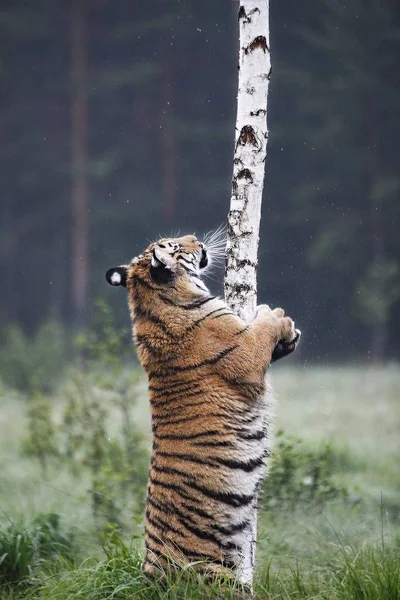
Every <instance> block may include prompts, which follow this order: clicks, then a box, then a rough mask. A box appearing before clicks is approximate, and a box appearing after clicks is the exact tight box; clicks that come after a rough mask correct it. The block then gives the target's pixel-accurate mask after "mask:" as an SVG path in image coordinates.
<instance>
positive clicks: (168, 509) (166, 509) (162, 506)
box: [146, 495, 175, 516]
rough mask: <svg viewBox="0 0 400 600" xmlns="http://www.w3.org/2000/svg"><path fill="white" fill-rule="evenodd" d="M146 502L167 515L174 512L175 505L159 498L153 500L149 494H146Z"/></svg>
mask: <svg viewBox="0 0 400 600" xmlns="http://www.w3.org/2000/svg"><path fill="white" fill-rule="evenodd" d="M146 502H147V503H148V504H151V506H153V507H154V508H156V509H157V510H159V511H161V512H163V513H164V514H166V515H168V516H170V515H173V514H174V512H175V507H174V506H172V504H167V503H166V502H163V501H161V500H157V501H156V500H153V498H152V497H151V496H150V495H148V496H147V500H146Z"/></svg>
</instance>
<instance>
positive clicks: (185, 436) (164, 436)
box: [156, 429, 220, 440]
mask: <svg viewBox="0 0 400 600" xmlns="http://www.w3.org/2000/svg"><path fill="white" fill-rule="evenodd" d="M219 434H220V431H218V429H209V430H208V431H201V432H199V433H181V434H179V433H165V434H161V435H159V434H157V435H156V437H157V438H159V439H160V440H194V439H195V438H199V437H209V436H213V435H219Z"/></svg>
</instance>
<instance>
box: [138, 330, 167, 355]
mask: <svg viewBox="0 0 400 600" xmlns="http://www.w3.org/2000/svg"><path fill="white" fill-rule="evenodd" d="M135 343H136V345H137V346H143V348H145V349H146V350H147V351H148V352H150V354H154V355H155V356H165V354H166V352H165V350H160V349H159V348H156V347H155V346H152V344H151V343H150V342H149V339H148V337H147V336H144V335H135Z"/></svg>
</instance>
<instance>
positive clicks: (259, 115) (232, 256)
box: [224, 0, 271, 587]
mask: <svg viewBox="0 0 400 600" xmlns="http://www.w3.org/2000/svg"><path fill="white" fill-rule="evenodd" d="M238 19H239V32H240V35H239V40H240V44H239V86H238V99H237V105H238V109H237V118H236V135H235V151H234V159H233V178H232V195H231V205H230V211H229V214H228V236H227V246H226V271H225V280H224V287H225V300H226V302H227V304H228V305H229V306H230V307H231V308H232V310H233V311H234V312H236V313H237V314H238V315H239V316H240V317H241V318H242V319H244V320H245V321H246V322H250V321H251V320H252V319H253V318H254V316H255V312H256V307H257V279H256V270H257V252H258V239H259V227H260V218H261V200H262V190H263V183H264V170H265V159H266V153H267V140H268V130H267V96H268V85H269V78H270V73H271V61H270V52H269V0H242V1H241V2H240V8H239V14H238ZM246 533H247V535H246V544H245V547H244V549H243V550H244V552H243V559H242V562H241V564H240V565H239V569H238V576H239V578H240V579H241V581H243V582H244V583H246V584H247V585H249V586H250V587H252V581H253V572H254V564H255V548H256V537H257V501H256V502H255V503H254V506H253V515H252V520H251V524H250V527H249V529H248V531H247V532H246Z"/></svg>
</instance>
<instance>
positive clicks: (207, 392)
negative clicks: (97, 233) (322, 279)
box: [106, 235, 300, 584]
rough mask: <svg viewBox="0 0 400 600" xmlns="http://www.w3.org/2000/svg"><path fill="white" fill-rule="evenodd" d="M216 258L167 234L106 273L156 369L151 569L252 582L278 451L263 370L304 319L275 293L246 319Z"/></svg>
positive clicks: (147, 531)
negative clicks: (270, 469) (212, 285)
mask: <svg viewBox="0 0 400 600" xmlns="http://www.w3.org/2000/svg"><path fill="white" fill-rule="evenodd" d="M211 262H212V252H211V251H210V250H209V249H208V247H207V245H206V243H204V242H201V241H199V240H198V239H197V238H196V237H195V236H194V235H185V236H183V237H177V238H162V239H160V240H159V241H157V242H155V243H152V244H150V245H149V246H148V248H147V249H146V250H145V251H144V253H143V254H140V255H139V256H137V257H135V258H133V259H132V260H131V262H130V263H129V264H127V265H119V266H117V267H113V268H111V269H109V270H108V271H107V272H106V280H107V282H108V283H109V284H110V285H112V286H122V287H125V288H126V289H127V296H128V305H129V311H130V316H131V320H132V326H133V339H134V343H135V345H136V349H137V355H138V358H139V360H140V363H141V364H142V366H143V368H144V370H145V372H146V374H147V377H148V390H149V399H150V408H151V427H152V452H151V459H150V467H149V474H148V488H147V499H146V510H145V523H144V538H145V556H144V562H143V570H144V573H145V574H146V575H149V576H157V574H158V575H159V574H160V573H163V572H164V573H165V571H166V569H168V566H169V565H171V564H174V565H175V566H176V567H177V568H181V567H184V566H185V565H188V564H190V563H191V564H196V565H197V567H198V568H200V569H201V568H202V565H204V570H206V571H207V573H208V574H210V573H211V574H212V575H211V576H213V575H215V576H217V575H218V574H220V573H227V572H228V573H229V574H231V575H232V577H236V576H237V575H238V574H239V575H240V577H239V579H240V581H241V582H242V583H244V584H246V583H251V576H252V571H253V567H254V565H253V564H248V562H249V561H248V558H247V559H246V557H248V556H249V552H250V549H249V548H250V546H249V545H251V544H252V543H253V539H252V538H253V537H254V532H253V531H252V525H251V524H252V522H254V519H253V520H252V514H253V513H254V510H255V506H256V502H257V496H258V491H259V488H260V484H261V482H262V479H263V477H264V472H265V460H266V458H267V457H268V456H269V455H270V445H269V412H268V402H269V400H268V397H269V393H268V383H267V381H266V372H267V368H268V366H269V364H270V363H271V362H272V361H274V360H278V359H279V358H282V357H283V356H285V355H286V354H289V353H291V352H293V350H294V349H295V348H296V347H297V344H298V342H299V339H300V331H299V330H297V329H295V327H294V322H293V321H292V319H291V318H290V317H288V316H285V313H284V311H283V309H282V308H275V309H273V310H272V309H271V308H270V307H269V306H268V305H260V306H258V308H257V314H256V316H255V318H254V320H253V321H252V322H251V323H245V322H244V321H243V320H241V319H240V318H239V317H238V316H237V315H236V314H234V313H233V312H232V311H231V310H230V309H229V307H228V306H227V304H226V303H225V302H224V301H223V300H222V299H220V298H219V297H216V296H213V295H212V294H211V292H210V291H209V289H208V287H207V286H206V284H205V282H204V280H203V274H204V273H205V271H206V269H207V268H208V267H209V265H210V263H211ZM274 352H275V354H274Z"/></svg>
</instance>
